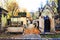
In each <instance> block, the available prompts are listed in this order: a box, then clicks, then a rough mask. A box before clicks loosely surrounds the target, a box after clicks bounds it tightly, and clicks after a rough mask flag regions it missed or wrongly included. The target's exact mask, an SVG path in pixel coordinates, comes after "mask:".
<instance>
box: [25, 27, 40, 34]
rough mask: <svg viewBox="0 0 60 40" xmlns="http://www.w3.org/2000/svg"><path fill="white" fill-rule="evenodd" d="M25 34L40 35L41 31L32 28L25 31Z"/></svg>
mask: <svg viewBox="0 0 60 40" xmlns="http://www.w3.org/2000/svg"><path fill="white" fill-rule="evenodd" d="M24 33H25V34H39V33H40V31H39V30H38V29H37V28H32V29H25V31H24Z"/></svg>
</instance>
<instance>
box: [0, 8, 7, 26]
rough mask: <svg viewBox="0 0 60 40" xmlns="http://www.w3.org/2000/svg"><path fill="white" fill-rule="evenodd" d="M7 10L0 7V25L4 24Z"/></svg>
mask: <svg viewBox="0 0 60 40" xmlns="http://www.w3.org/2000/svg"><path fill="white" fill-rule="evenodd" d="M7 13H8V11H7V10H5V9H3V8H1V7H0V27H1V26H5V24H6V20H7V19H6V15H7Z"/></svg>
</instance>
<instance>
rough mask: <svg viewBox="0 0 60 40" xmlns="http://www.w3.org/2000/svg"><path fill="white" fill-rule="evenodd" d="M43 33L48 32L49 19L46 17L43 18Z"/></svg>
mask: <svg viewBox="0 0 60 40" xmlns="http://www.w3.org/2000/svg"><path fill="white" fill-rule="evenodd" d="M44 32H50V19H49V17H48V16H46V17H44Z"/></svg>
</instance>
